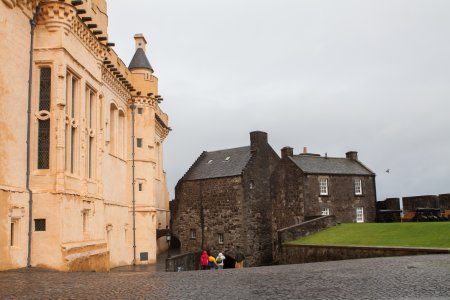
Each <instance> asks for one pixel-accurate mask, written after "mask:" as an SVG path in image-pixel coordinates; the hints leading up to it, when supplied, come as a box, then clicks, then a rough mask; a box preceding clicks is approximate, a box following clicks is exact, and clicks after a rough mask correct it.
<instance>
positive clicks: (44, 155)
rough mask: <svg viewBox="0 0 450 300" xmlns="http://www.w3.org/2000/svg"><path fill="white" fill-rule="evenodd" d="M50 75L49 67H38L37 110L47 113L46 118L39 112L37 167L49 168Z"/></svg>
mask: <svg viewBox="0 0 450 300" xmlns="http://www.w3.org/2000/svg"><path fill="white" fill-rule="evenodd" d="M51 77H52V71H51V69H50V68H49V67H43V68H41V69H40V77H39V103H38V107H39V112H42V111H44V112H43V114H45V113H46V114H47V118H46V119H41V118H43V115H42V114H40V116H41V118H39V120H38V137H37V138H38V145H37V146H38V147H37V168H38V169H49V168H50V107H51Z"/></svg>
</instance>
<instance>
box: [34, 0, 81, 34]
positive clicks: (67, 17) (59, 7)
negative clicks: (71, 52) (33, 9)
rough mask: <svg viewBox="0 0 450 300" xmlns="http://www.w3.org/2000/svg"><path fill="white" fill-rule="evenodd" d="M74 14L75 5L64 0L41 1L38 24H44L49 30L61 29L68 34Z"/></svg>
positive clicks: (74, 17)
mask: <svg viewBox="0 0 450 300" xmlns="http://www.w3.org/2000/svg"><path fill="white" fill-rule="evenodd" d="M76 15H77V13H76V9H75V7H73V6H72V5H69V4H67V3H65V2H43V3H41V11H40V13H39V19H38V24H39V25H44V26H45V27H46V28H47V30H48V31H49V32H55V31H58V30H60V29H62V30H64V33H65V34H66V35H68V34H69V32H70V30H71V29H72V23H73V21H74V19H76Z"/></svg>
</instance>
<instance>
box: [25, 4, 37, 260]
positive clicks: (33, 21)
mask: <svg viewBox="0 0 450 300" xmlns="http://www.w3.org/2000/svg"><path fill="white" fill-rule="evenodd" d="M39 10H40V7H39V5H38V6H37V7H36V11H35V13H34V15H33V18H32V19H31V20H30V64H29V69H28V111H27V174H26V189H27V192H28V255H27V267H28V268H30V267H31V232H32V227H33V226H32V223H33V222H32V220H33V192H32V191H31V189H30V169H31V166H30V151H31V150H30V135H31V134H30V132H31V129H30V126H31V90H32V85H33V47H34V29H35V28H36V23H37V18H38V16H39Z"/></svg>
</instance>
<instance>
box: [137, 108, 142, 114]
mask: <svg viewBox="0 0 450 300" xmlns="http://www.w3.org/2000/svg"><path fill="white" fill-rule="evenodd" d="M138 114H139V115H142V107H138Z"/></svg>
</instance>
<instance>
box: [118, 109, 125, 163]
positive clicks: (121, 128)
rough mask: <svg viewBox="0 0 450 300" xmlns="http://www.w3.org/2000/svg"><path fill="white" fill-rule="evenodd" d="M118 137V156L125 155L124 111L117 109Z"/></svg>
mask: <svg viewBox="0 0 450 300" xmlns="http://www.w3.org/2000/svg"><path fill="white" fill-rule="evenodd" d="M118 125H119V137H118V139H119V140H118V146H119V153H118V155H119V157H122V158H124V157H125V113H124V112H123V111H122V110H119V124H118Z"/></svg>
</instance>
